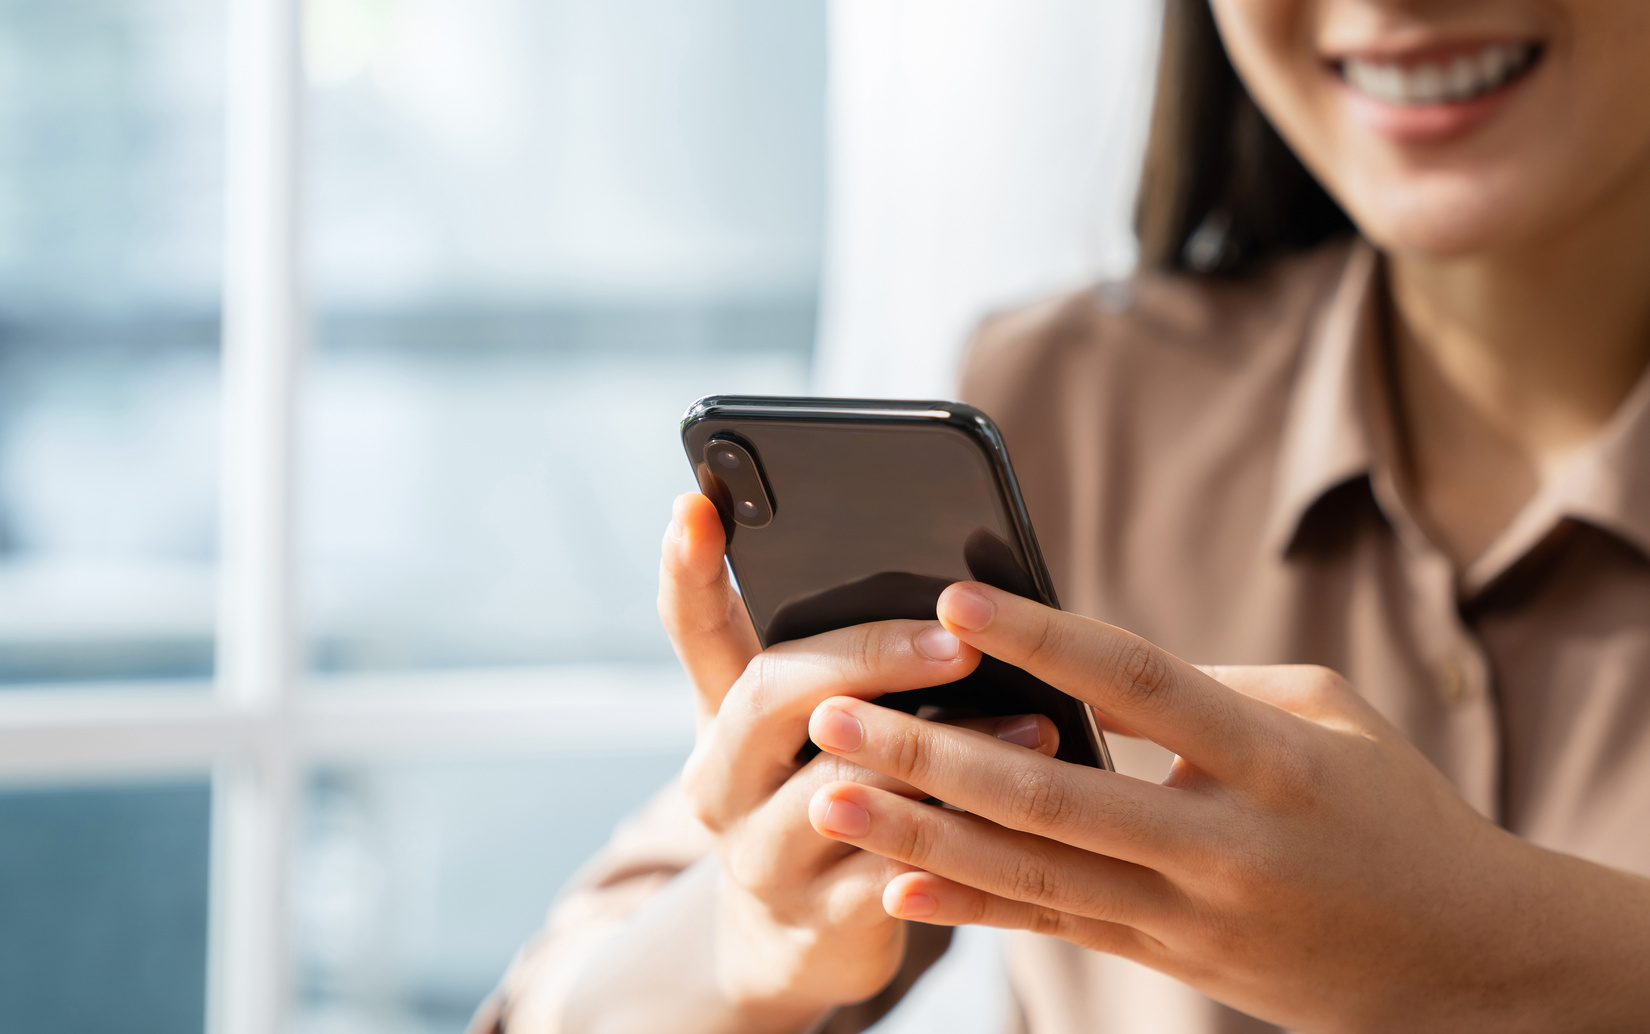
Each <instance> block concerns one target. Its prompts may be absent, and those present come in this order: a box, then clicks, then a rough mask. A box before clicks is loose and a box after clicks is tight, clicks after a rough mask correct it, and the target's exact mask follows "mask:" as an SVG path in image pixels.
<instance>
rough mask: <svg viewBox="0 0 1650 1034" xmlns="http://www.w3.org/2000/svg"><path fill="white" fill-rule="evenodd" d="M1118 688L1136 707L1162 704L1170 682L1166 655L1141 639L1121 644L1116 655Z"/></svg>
mask: <svg viewBox="0 0 1650 1034" xmlns="http://www.w3.org/2000/svg"><path fill="white" fill-rule="evenodd" d="M1117 671H1118V675H1119V680H1118V687H1117V688H1118V691H1119V692H1120V693H1122V694H1123V695H1124V696H1125V697H1126V698H1127V699H1128V700H1129V702H1130V703H1132V704H1134V705H1135V706H1136V707H1138V708H1147V709H1155V708H1158V707H1161V706H1162V705H1163V702H1164V700H1165V699H1166V698H1167V697H1168V695H1169V686H1170V683H1171V677H1170V671H1169V662H1168V659H1167V658H1166V657H1165V656H1164V655H1163V654H1162V653H1161V652H1160V651H1159V650H1158V649H1157V648H1156V647H1154V646H1152V645H1151V644H1150V643H1148V642H1146V641H1145V640H1144V639H1134V640H1132V641H1130V642H1129V643H1128V644H1126V645H1125V646H1123V647H1121V649H1120V655H1119V657H1118V658H1117Z"/></svg>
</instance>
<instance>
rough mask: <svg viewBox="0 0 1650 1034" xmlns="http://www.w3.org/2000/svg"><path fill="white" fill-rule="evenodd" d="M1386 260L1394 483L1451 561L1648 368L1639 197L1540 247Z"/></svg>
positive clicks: (1632, 193) (1649, 276)
mask: <svg viewBox="0 0 1650 1034" xmlns="http://www.w3.org/2000/svg"><path fill="white" fill-rule="evenodd" d="M1641 178H1644V179H1647V180H1650V176H1647V177H1641ZM1388 262H1389V271H1390V284H1391V298H1392V309H1393V316H1394V319H1393V330H1394V333H1393V345H1394V355H1395V360H1396V362H1395V369H1396V374H1397V376H1396V380H1397V383H1396V384H1395V385H1394V387H1395V389H1396V394H1397V396H1398V399H1399V416H1400V423H1401V425H1402V427H1403V430H1404V439H1405V442H1406V446H1407V449H1406V451H1407V456H1406V461H1407V467H1408V470H1407V474H1408V478H1409V481H1410V484H1411V488H1412V491H1413V492H1414V495H1415V497H1416V500H1417V502H1418V504H1419V508H1420V510H1421V511H1422V518H1423V520H1424V521H1425V522H1426V523H1427V524H1428V525H1429V526H1430V530H1432V531H1433V532H1434V534H1435V536H1436V537H1437V538H1438V539H1439V541H1440V544H1441V545H1442V546H1443V547H1444V548H1445V550H1446V552H1449V553H1450V554H1451V555H1452V556H1453V557H1454V558H1455V560H1456V561H1457V563H1458V564H1459V565H1464V564H1465V563H1467V562H1470V561H1471V560H1472V559H1473V558H1475V557H1477V556H1478V555H1479V554H1480V553H1481V552H1482V551H1483V550H1484V549H1485V548H1486V547H1488V546H1489V544H1490V543H1491V542H1492V541H1493V540H1494V538H1495V536H1496V535H1497V534H1498V533H1499V532H1500V531H1501V530H1502V529H1503V528H1505V527H1506V525H1507V523H1508V522H1510V521H1511V520H1512V518H1513V517H1514V516H1515V515H1516V514H1517V512H1518V510H1519V509H1520V508H1522V506H1523V505H1524V504H1525V503H1526V502H1528V500H1529V498H1530V497H1531V496H1532V495H1534V494H1535V493H1536V492H1537V491H1539V490H1540V488H1541V486H1542V485H1543V484H1544V483H1546V482H1547V481H1549V480H1551V479H1552V477H1553V476H1554V475H1555V474H1556V473H1557V471H1558V470H1559V469H1561V468H1562V467H1563V465H1564V463H1565V461H1567V460H1568V459H1569V458H1570V457H1571V456H1572V455H1573V454H1574V453H1575V452H1576V450H1578V449H1579V448H1581V447H1582V446H1584V445H1586V444H1587V443H1588V442H1589V441H1591V440H1592V439H1593V438H1594V437H1596V436H1597V434H1598V433H1599V431H1600V430H1601V429H1602V428H1603V426H1604V424H1605V423H1606V422H1608V420H1609V419H1610V417H1611V415H1612V414H1613V413H1614V412H1615V410H1616V409H1617V407H1618V406H1619V405H1620V404H1621V401H1622V399H1623V398H1625V397H1626V395H1627V393H1628V391H1630V390H1631V388H1632V386H1633V383H1634V381H1635V380H1636V379H1637V377H1638V375H1639V373H1640V371H1642V370H1643V369H1644V367H1645V365H1646V361H1647V360H1650V189H1633V190H1624V191H1622V192H1621V194H1620V196H1618V197H1616V198H1614V199H1612V202H1611V203H1609V204H1606V205H1603V206H1600V207H1599V209H1598V210H1597V211H1595V212H1592V213H1588V214H1586V215H1585V216H1584V217H1583V218H1581V219H1578V220H1575V221H1574V222H1573V223H1572V224H1571V225H1570V226H1568V227H1566V228H1565V230H1564V231H1563V232H1562V233H1559V234H1555V235H1552V236H1550V237H1548V238H1546V239H1542V240H1537V241H1526V242H1521V243H1520V244H1519V245H1518V246H1515V247H1509V248H1505V249H1501V250H1498V251H1495V252H1492V253H1485V254H1475V255H1469V256H1463V257H1452V258H1442V259H1440V258H1436V257H1429V256H1416V255H1405V254H1401V253H1391V254H1389V255H1388Z"/></svg>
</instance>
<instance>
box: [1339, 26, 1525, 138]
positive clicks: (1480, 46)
mask: <svg viewBox="0 0 1650 1034" xmlns="http://www.w3.org/2000/svg"><path fill="white" fill-rule="evenodd" d="M1544 53H1545V50H1544V48H1543V46H1542V45H1541V44H1540V43H1539V42H1535V41H1529V40H1508V39H1505V38H1503V39H1498V40H1493V41H1488V42H1484V41H1478V42H1468V41H1460V42H1454V43H1439V44H1433V45H1430V46H1424V47H1410V48H1407V49H1405V50H1402V51H1392V50H1380V49H1368V50H1356V51H1353V50H1349V51H1345V52H1342V53H1341V54H1338V55H1334V56H1331V57H1329V58H1328V59H1327V71H1328V72H1329V74H1330V75H1331V76H1332V77H1333V78H1334V79H1335V80H1336V81H1338V82H1339V84H1340V86H1341V89H1342V96H1343V97H1344V98H1345V102H1346V105H1347V111H1348V113H1349V114H1350V115H1351V116H1352V117H1353V119H1354V120H1355V121H1357V122H1360V123H1362V124H1363V125H1364V126H1366V127H1368V128H1369V129H1371V130H1373V131H1374V132H1375V133H1376V134H1377V135H1378V136H1381V137H1383V138H1385V139H1387V140H1389V141H1391V142H1393V143H1396V144H1399V145H1403V146H1416V147H1436V146H1439V145H1447V144H1451V143H1454V142H1456V141H1459V140H1462V139H1465V138H1466V137H1468V136H1470V135H1472V134H1474V133H1476V132H1477V131H1478V130H1479V129H1481V128H1483V127H1485V126H1488V125H1489V124H1490V123H1491V122H1493V121H1495V120H1496V119H1497V117H1498V116H1499V114H1500V113H1501V112H1503V111H1505V110H1507V108H1508V107H1509V106H1511V105H1512V104H1513V103H1514V101H1515V99H1516V98H1517V97H1519V96H1522V95H1524V94H1525V93H1526V92H1527V91H1526V89H1525V84H1527V83H1529V82H1530V81H1531V80H1532V76H1533V73H1534V72H1535V71H1536V70H1537V69H1538V68H1539V67H1540V66H1541V64H1542V58H1543V55H1544Z"/></svg>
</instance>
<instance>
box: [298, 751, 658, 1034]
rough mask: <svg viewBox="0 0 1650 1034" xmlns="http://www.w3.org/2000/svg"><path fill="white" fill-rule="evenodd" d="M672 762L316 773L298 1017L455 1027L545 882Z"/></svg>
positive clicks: (318, 1028) (360, 1031) (380, 1029)
mask: <svg viewBox="0 0 1650 1034" xmlns="http://www.w3.org/2000/svg"><path fill="white" fill-rule="evenodd" d="M683 758H684V755H681V754H674V755H668V756H667V755H642V756H635V757H607V758H599V759H592V758H564V759H559V760H519V761H490V762H485V763H472V764H458V763H445V764H419V765H396V766H383V767H372V768H346V769H332V770H328V771H325V772H323V773H320V774H318V775H317V776H316V777H315V778H314V779H313V780H312V781H311V782H310V785H309V789H308V794H307V802H306V809H305V823H304V828H303V830H302V833H301V837H300V847H299V850H300V855H299V863H298V869H297V880H298V888H297V894H296V906H297V911H298V921H299V953H300V954H299V965H298V974H299V992H300V1009H299V1014H300V1015H299V1023H298V1029H299V1030H300V1031H302V1032H305V1034H333V1032H339V1034H343V1032H349V1034H436V1032H440V1034H459V1032H461V1031H463V1029H464V1025H465V1022H466V1021H467V1020H468V1019H469V1017H470V1014H471V1013H472V1012H473V1011H474V1010H475V1007H476V1005H477V1004H479V1003H480V1001H481V999H482V998H483V997H485V996H486V994H487V992H488V991H490V990H491V989H492V987H493V986H494V985H495V984H496V983H497V982H498V979H499V977H500V976H502V975H503V973H504V969H505V967H506V966H507V965H508V963H509V961H510V957H511V956H512V955H514V954H515V951H516V949H517V948H519V947H520V946H521V945H522V943H523V942H524V941H526V939H527V937H528V935H530V934H531V933H532V932H533V930H535V929H536V928H537V927H538V926H539V924H540V923H542V922H543V920H544V915H545V910H546V908H547V907H548V906H549V904H550V901H551V899H552V898H553V897H554V895H555V893H556V889H557V888H558V887H559V886H560V885H561V884H562V883H563V882H564V881H565V880H566V879H567V877H568V876H570V875H572V873H573V871H574V870H575V869H576V868H577V867H578V866H579V865H581V864H582V863H583V862H584V861H585V860H586V859H587V858H588V857H589V856H590V855H591V853H592V852H594V851H595V850H596V848H597V847H599V846H600V845H601V844H602V842H603V841H605V840H606V839H607V836H608V834H609V833H610V832H611V830H612V828H613V825H614V823H615V822H617V821H618V819H619V818H620V817H622V816H623V815H624V814H625V813H627V812H629V811H630V810H632V809H633V808H635V807H636V806H637V805H639V804H640V803H641V802H642V801H644V800H646V799H647V798H648V797H649V796H651V795H652V794H653V793H654V792H655V791H656V790H657V789H658V788H659V787H660V786H661V785H662V784H663V783H664V782H665V780H666V779H667V778H669V776H670V775H671V774H673V773H674V772H675V771H676V770H677V769H679V768H680V767H681V765H682V761H683Z"/></svg>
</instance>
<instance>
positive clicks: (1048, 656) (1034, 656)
mask: <svg viewBox="0 0 1650 1034" xmlns="http://www.w3.org/2000/svg"><path fill="white" fill-rule="evenodd" d="M1065 648H1066V630H1065V626H1063V625H1061V624H1060V623H1059V621H1057V620H1052V619H1046V620H1043V621H1040V622H1038V625H1037V630H1036V639H1035V640H1034V641H1033V642H1032V643H1031V645H1030V646H1029V647H1028V648H1027V649H1026V656H1025V664H1024V665H1022V667H1028V668H1036V667H1040V666H1042V665H1044V664H1046V663H1048V662H1049V661H1052V660H1055V659H1057V658H1058V657H1059V656H1060V655H1061V654H1062V653H1064V652H1065Z"/></svg>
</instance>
